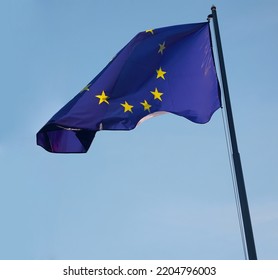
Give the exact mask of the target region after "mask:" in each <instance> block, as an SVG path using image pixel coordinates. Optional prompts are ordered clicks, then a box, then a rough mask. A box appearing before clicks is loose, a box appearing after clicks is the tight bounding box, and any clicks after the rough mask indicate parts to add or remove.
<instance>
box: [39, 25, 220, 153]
mask: <svg viewBox="0 0 278 280" xmlns="http://www.w3.org/2000/svg"><path fill="white" fill-rule="evenodd" d="M220 103H221V102H220V89H219V84H218V80H217V75H216V70H215V65H214V59H213V54H212V46H211V38H210V30H209V24H208V23H207V22H204V23H196V24H185V25H177V26H170V27H164V28H158V29H150V30H146V31H144V32H140V33H139V34H137V35H136V36H135V37H134V38H133V39H132V40H131V41H130V42H129V43H128V44H127V45H126V46H125V47H124V48H123V49H122V50H121V51H120V52H119V53H118V54H117V55H116V56H115V58H114V59H113V60H112V61H111V62H110V63H109V64H108V65H107V66H106V67H105V68H104V69H103V70H102V71H101V72H100V73H99V74H98V75H97V76H96V77H95V78H94V79H93V80H92V81H91V82H90V83H89V84H88V85H86V86H85V87H84V88H83V90H81V92H80V93H79V94H77V95H76V96H75V97H74V98H73V99H72V100H71V101H70V102H69V103H67V104H66V105H65V106H64V107H63V108H62V109H61V110H60V111H58V112H57V113H56V114H55V115H54V116H53V117H52V118H51V119H50V120H49V121H48V122H47V123H46V125H45V126H44V127H43V128H42V129H41V130H40V131H39V132H38V133H37V144H38V145H40V146H42V147H43V148H44V149H46V150H47V151H49V152H55V153H84V152H87V151H88V149H89V147H90V145H91V143H92V141H93V139H94V137H95V134H96V132H97V131H99V130H131V129H133V128H135V127H136V125H138V123H139V122H140V121H142V120H144V119H146V118H148V117H151V116H154V115H156V114H158V113H161V112H169V113H173V114H176V115H179V116H182V117H185V118H187V119H189V120H191V121H193V122H195V123H206V122H208V121H209V120H210V118H211V116H212V114H213V113H214V112H215V111H216V110H217V109H218V108H219V107H220V106H221V104H220Z"/></svg>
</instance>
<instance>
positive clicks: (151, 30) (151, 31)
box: [146, 29, 154, 34]
mask: <svg viewBox="0 0 278 280" xmlns="http://www.w3.org/2000/svg"><path fill="white" fill-rule="evenodd" d="M148 32H149V33H152V34H154V32H153V29H148V30H146V33H148Z"/></svg>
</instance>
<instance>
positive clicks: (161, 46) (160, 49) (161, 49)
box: [158, 42, 166, 54]
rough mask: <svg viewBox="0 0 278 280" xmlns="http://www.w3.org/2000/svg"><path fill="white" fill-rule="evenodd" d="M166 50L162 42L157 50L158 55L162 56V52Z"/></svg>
mask: <svg viewBox="0 0 278 280" xmlns="http://www.w3.org/2000/svg"><path fill="white" fill-rule="evenodd" d="M165 49H166V47H165V42H163V44H159V50H158V53H161V54H163V51H164V50H165Z"/></svg>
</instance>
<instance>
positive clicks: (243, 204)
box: [210, 6, 257, 260]
mask: <svg viewBox="0 0 278 280" xmlns="http://www.w3.org/2000/svg"><path fill="white" fill-rule="evenodd" d="M211 11H212V15H210V17H212V18H213V25H214V32H215V38H216V45H217V50H218V56H219V64H220V72H221V77H222V84H223V93H224V102H225V108H226V114H227V120H228V128H229V134H230V140H231V145H232V159H233V164H234V168H235V176H236V183H237V189H238V196H239V203H240V208H241V215H242V222H243V228H244V234H245V241H246V246H247V252H248V258H249V260H256V259H257V253H256V247H255V242H254V236H253V230H252V224H251V218H250V212H249V207H248V201H247V195H246V190H245V183H244V177H243V171H242V166H241V160H240V154H239V151H238V145H237V139H236V133H235V126H234V120H233V114H232V107H231V101H230V95H229V88H228V82H227V76H226V70H225V64H224V56H223V51H222V45H221V40H220V32H219V26H218V20H217V13H216V7H215V6H212V7H211Z"/></svg>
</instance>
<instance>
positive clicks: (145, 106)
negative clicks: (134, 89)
mask: <svg viewBox="0 0 278 280" xmlns="http://www.w3.org/2000/svg"><path fill="white" fill-rule="evenodd" d="M140 104H141V105H143V106H144V111H149V112H151V110H150V108H151V107H152V105H150V104H149V103H148V102H147V101H146V100H144V102H140Z"/></svg>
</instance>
